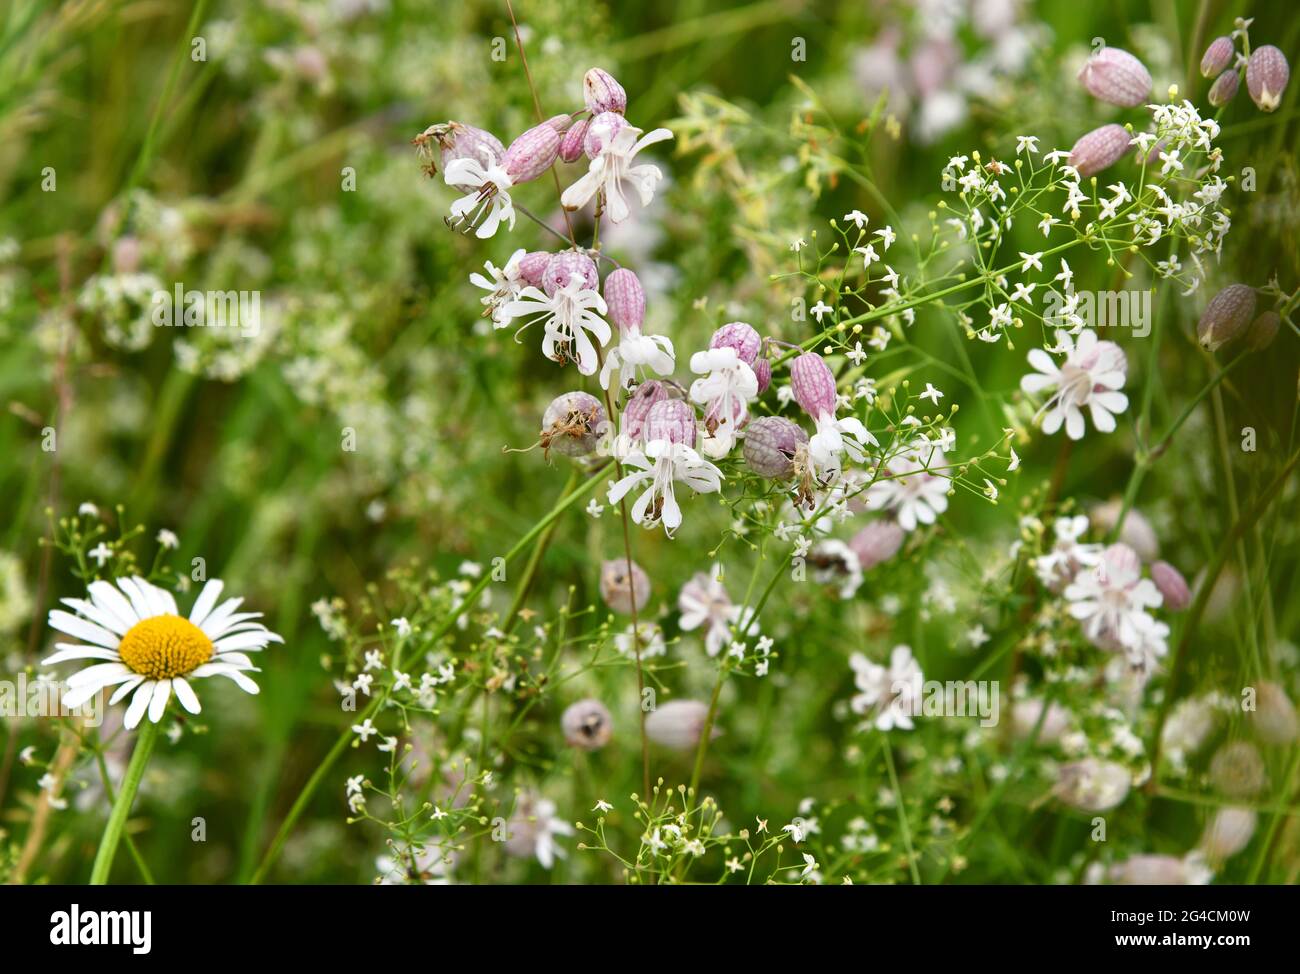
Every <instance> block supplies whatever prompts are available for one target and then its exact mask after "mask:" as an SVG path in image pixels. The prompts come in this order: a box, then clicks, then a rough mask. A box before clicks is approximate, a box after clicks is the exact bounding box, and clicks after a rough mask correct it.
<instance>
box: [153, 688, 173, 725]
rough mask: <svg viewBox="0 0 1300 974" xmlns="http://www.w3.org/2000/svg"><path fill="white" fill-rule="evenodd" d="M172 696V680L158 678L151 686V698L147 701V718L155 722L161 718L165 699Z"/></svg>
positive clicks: (165, 703) (165, 702)
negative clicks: (153, 685) (152, 686)
mask: <svg viewBox="0 0 1300 974" xmlns="http://www.w3.org/2000/svg"><path fill="white" fill-rule="evenodd" d="M171 698H172V681H171V680H159V681H158V683H157V685H156V686H155V687H154V688H153V699H152V700H150V701H149V719H150V720H152V721H153V722H154V723H155V724H156V723H158V721H160V720H162V716H163V711H164V710H166V709H167V701H168V700H170V699H171Z"/></svg>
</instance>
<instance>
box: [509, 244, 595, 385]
mask: <svg viewBox="0 0 1300 974" xmlns="http://www.w3.org/2000/svg"><path fill="white" fill-rule="evenodd" d="M597 280H598V276H597V274H596V266H595V263H594V262H593V261H592V260H591V258H590V257H588V256H587V255H586V254H580V253H577V252H576V251H565V252H564V253H562V254H556V255H555V256H553V257H552V258H551V260H550V262H549V263H548V264H547V265H546V272H545V273H544V274H543V276H542V290H538V289H537V288H535V287H532V286H531V285H530V286H528V287H525V288H523V289H522V290H521V291H520V292H519V297H518V298H516V299H515V300H514V301H511V302H509V303H508V304H507V305H506V306H505V309H504V314H507V315H509V316H510V317H511V318H528V319H530V320H529V321H528V323H527V324H532V323H533V322H534V321H537V320H538V319H540V320H541V321H542V322H543V330H544V334H543V337H542V354H543V355H545V356H546V357H547V358H549V359H551V360H552V361H555V362H561V363H562V362H565V361H572V362H575V363H576V364H577V366H578V371H579V372H581V373H582V374H583V375H594V374H595V372H596V366H597V364H598V362H599V356H598V355H597V354H596V346H595V345H594V344H592V341H591V337H590V336H589V335H588V334H587V333H588V332H590V333H591V335H593V336H595V338H596V340H597V341H599V342H600V344H601V346H602V347H603V346H604V345H606V344H607V343H608V342H609V337H610V328H609V323H608V322H607V321H606V320H605V319H604V318H603V317H602V315H604V314H605V312H606V311H607V307H606V305H605V299H604V298H602V297H601V296H600V292H599V291H597V290H596V282H597ZM527 324H526V325H525V326H524V327H527Z"/></svg>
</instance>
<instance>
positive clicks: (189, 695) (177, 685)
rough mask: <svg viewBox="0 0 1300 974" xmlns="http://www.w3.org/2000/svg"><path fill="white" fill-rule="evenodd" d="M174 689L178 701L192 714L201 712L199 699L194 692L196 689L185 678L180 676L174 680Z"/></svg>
mask: <svg viewBox="0 0 1300 974" xmlns="http://www.w3.org/2000/svg"><path fill="white" fill-rule="evenodd" d="M172 689H173V690H175V691H176V699H177V700H179V701H180V702H181V706H182V707H184V708H185V709H186V710H188V711H189V712H190V713H192V714H197V713H198V712H199V710H200V709H202V708H200V707H199V698H198V696H197V695H196V694H195V692H194V688H193V687H191V686H190V685H189V683H188V682H186V680H185V677H183V676H178V677H176V678H175V679H173V680H172Z"/></svg>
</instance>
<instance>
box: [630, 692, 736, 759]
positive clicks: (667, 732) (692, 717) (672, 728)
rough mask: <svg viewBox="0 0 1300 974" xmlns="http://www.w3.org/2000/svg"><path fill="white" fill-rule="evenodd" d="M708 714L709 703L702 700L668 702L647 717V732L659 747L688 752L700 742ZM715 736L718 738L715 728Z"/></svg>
mask: <svg viewBox="0 0 1300 974" xmlns="http://www.w3.org/2000/svg"><path fill="white" fill-rule="evenodd" d="M708 714H709V706H708V704H706V703H704V702H702V701H700V700H669V701H668V702H667V703H662V704H660V705H659V706H658V707H656V708H655V709H654V710H652V711H651V712H650V713H649V714H647V715H646V719H645V732H646V735H647V736H648V737H649V738H650V740H652V741H654V742H655V743H656V744H661V745H663V746H664V747H667V748H671V749H672V750H674V751H689V750H691V749H692V748H694V747H695V746H696V745H698V744H699V743H700V738H701V737H702V736H703V734H704V725H705V723H706V722H707V721H708ZM713 736H714V737H717V736H718V729H717V728H716V727H715V728H714V729H713Z"/></svg>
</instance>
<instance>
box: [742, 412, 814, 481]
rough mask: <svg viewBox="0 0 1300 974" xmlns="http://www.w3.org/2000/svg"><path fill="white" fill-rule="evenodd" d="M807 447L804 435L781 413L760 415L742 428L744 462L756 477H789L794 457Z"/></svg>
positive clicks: (776, 478) (805, 434)
mask: <svg viewBox="0 0 1300 974" xmlns="http://www.w3.org/2000/svg"><path fill="white" fill-rule="evenodd" d="M807 447H808V434H807V433H805V432H804V431H803V429H802V427H800V426H799V424H798V423H795V422H794V421H793V420H789V419H786V418H785V417H784V416H760V417H759V418H758V419H756V420H754V421H753V422H752V423H750V424H749V426H747V427H746V428H745V464H746V465H747V466H748V467H749V469H751V470H753V471H754V473H756V474H758V475H759V476H760V477H769V478H771V479H773V480H788V479H790V478H791V477H793V476H794V474H795V458H796V456H798V454H799V451H800V450H804V451H806V450H807Z"/></svg>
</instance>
